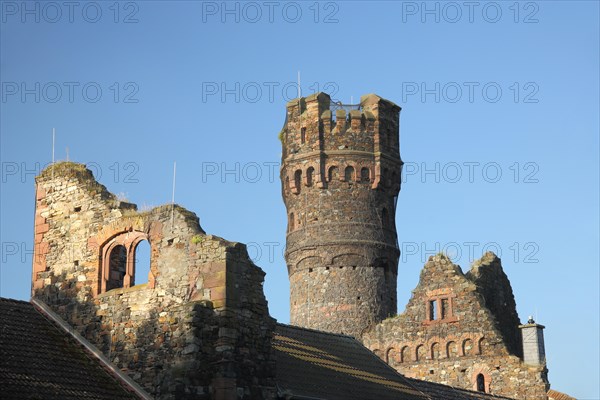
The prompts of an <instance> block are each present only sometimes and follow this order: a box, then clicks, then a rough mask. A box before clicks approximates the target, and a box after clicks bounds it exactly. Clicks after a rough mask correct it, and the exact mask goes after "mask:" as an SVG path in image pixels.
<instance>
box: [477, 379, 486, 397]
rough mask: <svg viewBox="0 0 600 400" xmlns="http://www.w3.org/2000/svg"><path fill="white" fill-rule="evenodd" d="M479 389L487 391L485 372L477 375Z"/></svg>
mask: <svg viewBox="0 0 600 400" xmlns="http://www.w3.org/2000/svg"><path fill="white" fill-rule="evenodd" d="M477 391H478V392H484V393H485V376H483V374H479V375H477Z"/></svg>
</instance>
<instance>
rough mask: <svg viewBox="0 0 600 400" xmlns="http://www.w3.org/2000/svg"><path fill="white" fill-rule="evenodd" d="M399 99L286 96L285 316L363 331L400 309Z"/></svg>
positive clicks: (325, 326) (283, 134)
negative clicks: (340, 101)
mask: <svg viewBox="0 0 600 400" xmlns="http://www.w3.org/2000/svg"><path fill="white" fill-rule="evenodd" d="M399 113H400V107H398V106H397V105H396V104H394V103H392V102H390V101H388V100H384V99H382V98H380V97H379V96H376V95H374V94H369V95H366V96H362V97H361V101H360V105H356V106H340V105H336V104H333V103H332V102H331V100H330V98H329V96H328V95H327V94H325V93H316V94H313V95H311V96H309V97H306V98H300V99H295V100H292V101H290V102H289V103H288V104H287V118H286V123H285V126H284V128H283V130H282V132H281V135H280V136H281V141H282V145H283V151H282V165H281V181H282V192H283V200H284V202H285V205H286V208H287V214H288V228H287V244H286V252H285V258H286V263H287V268H288V274H289V278H290V303H291V304H290V306H291V323H292V324H294V325H298V326H303V327H309V328H315V329H319V330H324V331H329V332H335V333H344V334H349V335H353V336H356V337H360V335H361V334H362V332H364V331H365V329H367V328H369V327H370V326H372V325H373V324H375V323H377V322H380V321H381V320H383V319H385V318H387V317H388V316H390V315H393V314H395V313H396V277H397V270H398V257H399V255H400V251H399V249H398V240H397V234H396V226H395V214H396V200H397V197H398V193H399V191H400V173H401V169H402V160H401V159H400V150H399V136H398V129H399Z"/></svg>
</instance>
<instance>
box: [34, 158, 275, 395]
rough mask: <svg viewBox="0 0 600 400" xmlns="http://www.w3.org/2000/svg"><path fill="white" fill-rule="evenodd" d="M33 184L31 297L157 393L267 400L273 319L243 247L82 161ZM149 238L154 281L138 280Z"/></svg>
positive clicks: (52, 168) (150, 278)
mask: <svg viewBox="0 0 600 400" xmlns="http://www.w3.org/2000/svg"><path fill="white" fill-rule="evenodd" d="M36 183H37V185H36V211H35V257H34V264H33V293H32V295H33V297H34V298H36V299H39V300H41V301H43V302H44V303H46V304H47V305H48V306H50V307H51V309H52V310H53V311H54V312H56V313H57V314H58V315H59V316H61V317H62V318H63V319H64V320H66V321H67V322H68V323H69V324H70V325H71V326H73V327H74V328H75V329H76V330H77V331H78V332H79V333H80V334H81V335H83V336H84V337H85V338H86V339H87V340H89V341H90V342H92V343H93V344H94V345H95V346H96V347H98V348H99V349H100V350H101V351H102V352H103V353H104V355H105V356H107V357H108V358H109V360H110V361H112V362H113V363H114V364H115V365H116V366H117V367H118V368H119V369H121V370H123V371H126V372H127V373H128V374H129V375H130V376H131V377H132V378H133V379H134V380H135V381H137V382H138V383H139V384H140V385H141V386H142V387H144V388H145V389H146V390H147V391H148V393H150V394H151V395H152V396H154V397H156V398H157V399H163V398H164V399H166V398H177V399H209V398H215V399H225V398H227V399H235V398H238V397H239V398H242V397H244V398H270V397H272V393H271V392H272V391H273V390H274V386H275V385H274V382H273V377H274V371H273V363H272V362H271V361H270V359H269V357H270V354H271V353H270V341H271V337H272V332H273V330H274V327H275V321H274V320H273V319H272V318H271V317H269V314H268V309H267V302H266V300H265V297H264V294H263V290H262V284H263V278H264V272H263V271H262V270H261V269H260V268H258V267H257V266H255V265H254V264H253V263H252V261H251V260H250V258H249V257H248V254H247V252H246V247H245V246H244V245H242V244H239V243H232V242H228V241H226V240H224V239H221V238H218V237H216V236H212V235H207V234H205V232H204V231H203V230H202V228H201V227H200V225H199V222H198V218H197V217H196V215H195V214H193V213H191V212H189V211H187V210H185V209H184V208H182V207H179V206H177V205H174V206H172V205H167V206H162V207H157V208H155V209H152V210H150V211H147V212H138V211H136V206H135V205H133V204H129V203H125V202H122V201H119V200H117V198H116V197H115V196H114V195H113V194H111V193H109V192H108V191H107V190H106V188H105V187H104V186H102V185H101V184H99V183H98V182H96V181H95V180H94V178H93V176H92V173H91V172H90V171H89V170H88V169H86V168H85V166H83V165H81V164H75V163H68V162H65V163H58V164H55V165H54V166H50V167H48V168H47V169H46V170H44V171H43V172H42V173H41V175H40V176H38V177H37V179H36ZM144 240H146V241H148V242H149V243H150V248H151V256H150V273H149V276H148V277H145V276H136V255H135V252H136V247H137V246H138V244H139V243H140V242H141V241H144ZM143 281H147V283H143V284H139V285H136V282H143Z"/></svg>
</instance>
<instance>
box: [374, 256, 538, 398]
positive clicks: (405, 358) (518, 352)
mask: <svg viewBox="0 0 600 400" xmlns="http://www.w3.org/2000/svg"><path fill="white" fill-rule="evenodd" d="M542 329H543V326H541V325H538V324H536V323H534V322H533V320H530V321H529V322H528V323H527V324H526V325H520V322H519V316H518V315H517V309H516V303H515V299H514V296H513V291H512V288H511V286H510V282H509V280H508V278H507V276H506V274H505V273H504V271H503V270H502V266H501V264H500V259H499V258H498V257H496V255H494V254H493V253H486V254H485V255H484V256H483V258H481V259H480V260H478V261H476V262H475V263H474V264H473V266H472V268H471V269H470V271H469V272H467V273H466V274H463V272H462V270H461V269H460V267H459V266H458V265H455V264H453V263H452V262H451V261H450V259H449V258H448V257H446V256H444V255H442V254H439V255H436V256H433V257H431V258H430V259H429V261H428V262H427V263H426V264H425V267H424V268H423V270H422V271H421V277H420V281H419V284H418V285H417V287H416V288H415V290H413V295H412V297H411V299H410V301H409V302H408V305H407V306H406V310H405V311H404V313H402V314H400V315H399V316H397V317H394V318H389V319H387V320H385V321H383V322H382V323H381V324H379V325H378V326H377V327H376V328H375V329H374V330H373V331H371V332H368V333H367V334H365V335H364V336H363V342H364V343H365V345H366V346H367V347H369V348H370V349H371V350H373V351H374V352H375V353H376V354H378V355H379V356H380V357H381V358H382V359H383V360H384V361H386V362H387V363H388V364H389V365H391V366H392V367H394V368H396V370H398V372H400V373H401V374H403V375H405V376H408V377H412V378H417V379H422V380H426V381H432V382H439V383H443V384H445V385H450V386H454V387H461V388H465V389H470V390H475V391H480V392H485V393H493V394H496V395H502V396H507V397H510V398H515V399H527V400H546V399H547V392H548V389H549V388H550V384H549V382H548V369H547V368H546V360H545V355H544V354H545V353H544V352H545V350H544V348H543V332H542Z"/></svg>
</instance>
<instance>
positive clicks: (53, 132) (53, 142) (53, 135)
mask: <svg viewBox="0 0 600 400" xmlns="http://www.w3.org/2000/svg"><path fill="white" fill-rule="evenodd" d="M55 142H56V130H55V129H54V128H52V179H53V180H54V144H55Z"/></svg>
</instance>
